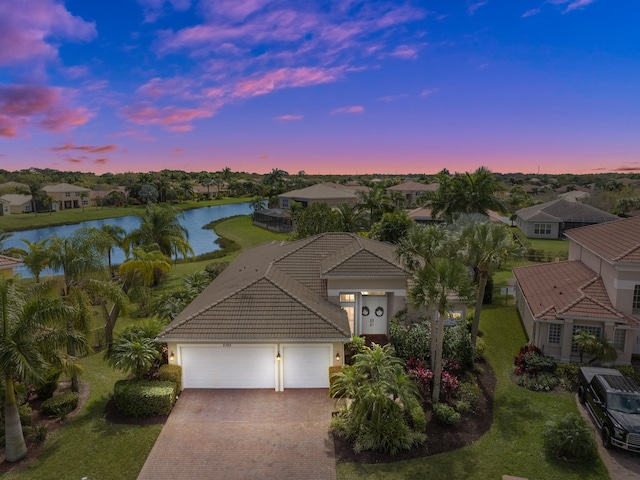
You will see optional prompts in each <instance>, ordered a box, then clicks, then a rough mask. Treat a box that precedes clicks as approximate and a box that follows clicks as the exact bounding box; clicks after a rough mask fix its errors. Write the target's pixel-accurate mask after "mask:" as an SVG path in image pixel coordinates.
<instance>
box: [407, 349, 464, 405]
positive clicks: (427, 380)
mask: <svg viewBox="0 0 640 480" xmlns="http://www.w3.org/2000/svg"><path fill="white" fill-rule="evenodd" d="M405 368H406V370H407V372H408V373H410V374H411V375H413V377H414V378H415V379H416V381H417V382H418V384H419V385H420V387H421V389H422V393H423V394H426V393H427V392H428V391H429V389H430V388H431V383H432V380H433V372H432V371H431V369H429V368H427V367H425V366H424V364H423V363H422V360H419V359H417V358H415V357H411V358H410V359H409V360H408V361H407V363H406V367H405ZM459 371H460V366H459V364H458V362H455V361H453V360H447V361H445V362H444V363H443V365H442V374H441V377H440V378H441V379H442V383H441V385H440V388H441V389H442V394H443V395H444V396H445V397H446V398H449V397H451V395H452V394H453V392H455V390H456V389H457V388H458V386H459V385H460V381H459V380H458V376H457V373H458V372H459Z"/></svg>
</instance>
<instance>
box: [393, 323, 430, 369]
mask: <svg viewBox="0 0 640 480" xmlns="http://www.w3.org/2000/svg"><path fill="white" fill-rule="evenodd" d="M389 331H390V341H391V345H393V348H394V350H395V351H396V355H397V356H398V357H400V358H401V359H402V360H404V361H405V362H406V361H407V360H409V359H410V358H416V359H418V360H420V361H422V363H424V364H428V363H429V355H430V351H431V350H430V341H431V340H430V339H431V334H430V333H429V332H430V328H429V324H428V323H427V322H422V323H414V324H412V325H410V326H409V327H408V328H404V327H403V326H401V325H400V324H399V323H398V322H397V321H396V320H395V319H393V320H392V322H391V325H390V327H389Z"/></svg>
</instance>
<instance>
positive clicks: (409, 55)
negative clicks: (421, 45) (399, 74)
mask: <svg viewBox="0 0 640 480" xmlns="http://www.w3.org/2000/svg"><path fill="white" fill-rule="evenodd" d="M390 55H391V56H392V57H398V58H402V59H405V60H411V59H413V58H418V49H417V48H415V47H411V46H409V45H398V46H397V47H396V49H395V50H394V51H393V52H391V54H390Z"/></svg>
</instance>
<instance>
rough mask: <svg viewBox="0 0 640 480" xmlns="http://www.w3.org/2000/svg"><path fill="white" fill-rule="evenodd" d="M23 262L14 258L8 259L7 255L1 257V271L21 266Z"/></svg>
mask: <svg viewBox="0 0 640 480" xmlns="http://www.w3.org/2000/svg"><path fill="white" fill-rule="evenodd" d="M21 263H22V260H20V259H18V258H13V257H7V256H6V255H0V270H4V269H7V268H13V267H15V266H17V265H20V264H21Z"/></svg>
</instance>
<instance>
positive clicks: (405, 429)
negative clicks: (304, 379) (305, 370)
mask: <svg viewBox="0 0 640 480" xmlns="http://www.w3.org/2000/svg"><path fill="white" fill-rule="evenodd" d="M329 394H330V395H331V396H332V397H333V398H349V399H352V402H351V404H350V405H349V406H348V407H346V408H344V409H343V410H341V411H340V414H339V415H338V416H337V417H335V418H334V421H333V422H332V429H333V431H334V432H335V433H336V434H337V435H338V436H342V437H344V438H346V439H347V440H349V441H350V442H352V443H353V447H354V450H355V451H356V452H359V451H363V450H378V451H383V452H388V453H390V454H392V455H395V454H396V453H398V451H400V450H404V449H408V448H411V447H413V446H415V445H417V444H420V443H423V442H424V441H425V439H426V436H425V432H424V430H417V429H415V428H414V425H413V423H412V422H410V421H409V420H408V419H409V418H411V412H412V411H413V409H414V408H420V393H419V389H418V386H417V384H416V383H415V381H414V380H413V378H412V377H411V375H409V374H408V373H407V372H405V370H404V368H403V362H402V360H400V359H399V358H397V357H395V356H394V355H393V352H392V349H391V347H390V346H388V345H387V346H385V347H381V346H379V345H375V344H374V345H373V346H372V347H371V348H365V350H364V351H363V352H362V353H359V354H356V355H355V357H354V362H353V364H352V365H346V366H345V367H343V369H342V370H341V371H340V372H337V373H335V374H334V375H333V383H332V385H331V388H330V392H329ZM419 423H420V422H416V424H419Z"/></svg>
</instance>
